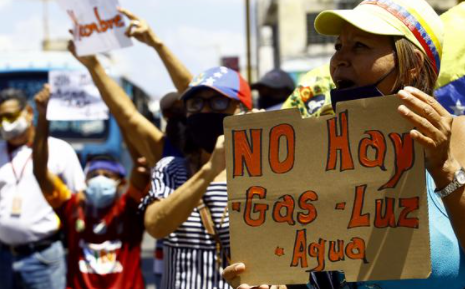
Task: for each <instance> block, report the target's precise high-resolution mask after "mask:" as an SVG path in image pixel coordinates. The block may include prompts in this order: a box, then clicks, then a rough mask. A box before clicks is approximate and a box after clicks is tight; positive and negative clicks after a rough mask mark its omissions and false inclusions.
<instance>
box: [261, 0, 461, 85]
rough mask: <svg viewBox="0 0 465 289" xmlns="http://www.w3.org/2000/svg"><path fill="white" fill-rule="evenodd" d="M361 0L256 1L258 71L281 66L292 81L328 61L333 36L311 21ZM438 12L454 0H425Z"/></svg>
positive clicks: (264, 71) (262, 71) (332, 50)
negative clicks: (324, 13)
mask: <svg viewBox="0 0 465 289" xmlns="http://www.w3.org/2000/svg"><path fill="white" fill-rule="evenodd" d="M360 2H361V0H257V2H256V14H257V15H256V19H257V21H256V23H257V27H256V33H257V63H258V66H257V68H258V74H259V76H262V75H263V74H265V73H266V72H267V71H269V70H271V69H273V68H277V67H279V68H281V69H283V70H285V71H287V72H289V73H291V74H292V75H293V77H294V78H295V80H296V81H298V80H299V77H300V76H301V75H302V74H304V73H305V72H307V71H309V70H311V69H312V68H315V67H318V66H320V65H322V64H325V63H328V62H329V59H330V57H331V55H332V54H333V52H334V40H335V38H334V37H327V36H322V35H319V34H318V33H317V32H316V31H315V28H314V27H313V23H314V21H315V18H316V16H317V15H318V13H319V12H321V11H323V10H327V9H352V8H353V7H355V6H356V5H358V4H359V3H360ZM427 2H428V3H430V4H431V6H432V7H433V8H434V9H435V10H436V11H437V12H438V14H442V13H443V12H445V11H447V10H448V9H449V8H451V7H452V6H454V5H456V4H457V2H460V1H457V0H427Z"/></svg>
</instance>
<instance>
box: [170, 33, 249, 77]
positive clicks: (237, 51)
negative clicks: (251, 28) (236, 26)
mask: <svg viewBox="0 0 465 289" xmlns="http://www.w3.org/2000/svg"><path fill="white" fill-rule="evenodd" d="M165 41H166V43H167V44H168V45H169V47H175V48H177V49H176V51H179V54H180V57H182V58H183V59H184V61H185V62H186V63H189V64H190V65H189V66H192V68H193V70H192V72H193V73H194V74H196V73H198V72H200V71H201V70H204V69H207V68H210V67H212V66H216V65H219V61H220V57H222V56H239V57H240V58H241V60H242V58H243V56H244V55H245V53H244V51H245V44H244V43H245V39H244V36H243V34H241V33H239V32H231V31H227V30H205V29H201V28H197V27H190V26H180V27H179V28H177V29H175V30H174V31H173V32H172V33H169V34H168V37H167V38H166V39H165ZM241 62H242V61H241ZM194 69H195V70H194Z"/></svg>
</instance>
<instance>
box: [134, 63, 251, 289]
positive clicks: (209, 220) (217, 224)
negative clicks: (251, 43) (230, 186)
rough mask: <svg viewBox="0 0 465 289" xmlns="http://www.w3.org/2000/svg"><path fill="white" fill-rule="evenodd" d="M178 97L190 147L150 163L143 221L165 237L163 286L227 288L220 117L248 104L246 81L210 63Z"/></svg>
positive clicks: (225, 205)
mask: <svg viewBox="0 0 465 289" xmlns="http://www.w3.org/2000/svg"><path fill="white" fill-rule="evenodd" d="M182 99H183V101H184V103H185V107H186V110H187V132H186V133H187V134H188V136H187V137H189V138H190V139H191V140H192V145H193V146H194V147H190V149H189V150H188V151H190V152H191V153H189V154H188V155H186V157H184V158H179V157H165V158H162V159H161V160H160V161H159V162H158V163H157V164H156V166H155V168H153V169H152V189H151V191H150V192H149V195H148V196H147V197H146V198H145V199H144V201H143V203H142V205H141V210H143V211H145V216H144V219H145V227H146V230H147V231H148V232H149V233H150V234H151V235H152V236H153V237H155V238H156V239H160V238H164V275H163V279H162V288H186V289H187V288H208V289H217V288H218V289H220V288H230V286H229V285H228V284H227V283H226V281H224V279H223V278H222V277H221V271H222V269H223V268H224V267H225V266H227V263H228V258H229V218H228V214H227V191H226V171H225V167H226V163H225V156H224V137H223V120H224V118H225V117H227V116H230V115H233V114H236V113H239V112H240V111H241V108H242V109H245V108H247V109H251V108H252V97H251V93H250V87H249V85H248V84H247V82H246V81H245V80H244V79H243V78H242V77H241V76H240V75H239V73H237V72H236V71H233V70H231V69H228V68H226V67H215V68H212V69H209V70H207V71H205V72H203V73H201V74H200V75H198V76H197V77H195V78H194V79H193V80H192V82H191V83H190V84H189V89H188V90H187V91H186V92H185V93H184V94H183V95H182Z"/></svg>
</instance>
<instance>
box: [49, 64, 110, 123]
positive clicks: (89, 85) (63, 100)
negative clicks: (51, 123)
mask: <svg viewBox="0 0 465 289" xmlns="http://www.w3.org/2000/svg"><path fill="white" fill-rule="evenodd" d="M49 83H50V91H51V97H50V101H49V104H48V108H47V119H48V120H102V119H108V107H107V106H106V105H105V103H104V102H103V101H102V98H101V97H100V93H99V91H98V89H97V87H96V86H95V85H94V82H93V81H92V78H91V76H90V74H89V73H87V72H83V71H50V72H49Z"/></svg>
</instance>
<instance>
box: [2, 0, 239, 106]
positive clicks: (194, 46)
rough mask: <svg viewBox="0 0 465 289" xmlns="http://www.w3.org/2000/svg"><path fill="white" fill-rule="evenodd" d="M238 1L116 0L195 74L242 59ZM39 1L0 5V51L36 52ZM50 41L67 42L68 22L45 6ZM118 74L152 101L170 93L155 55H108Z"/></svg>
mask: <svg viewBox="0 0 465 289" xmlns="http://www.w3.org/2000/svg"><path fill="white" fill-rule="evenodd" d="M244 2H245V1H244V0H132V1H131V0H120V3H121V5H122V6H123V7H125V8H127V9H129V10H131V11H132V12H133V13H135V14H137V15H138V16H140V17H142V18H145V19H146V20H147V21H148V22H149V24H150V25H151V27H152V28H153V30H154V31H155V33H157V34H158V36H159V37H160V38H161V39H162V40H164V42H165V43H166V44H167V45H168V47H170V48H171V50H172V51H173V52H174V53H175V54H176V55H177V56H178V57H179V58H180V59H181V61H182V62H183V63H184V64H185V65H186V66H187V68H188V69H189V70H190V71H191V72H192V73H193V74H197V73H199V72H201V71H202V70H205V69H207V68H210V67H212V66H215V65H218V64H219V58H220V56H222V55H223V56H232V55H239V56H240V57H241V63H244V62H245V60H244V59H243V58H244V55H245V22H244V21H245V20H244ZM42 11H43V9H42V1H39V0H0V15H1V16H2V17H1V18H0V24H1V25H0V51H1V50H18V49H21V50H39V49H40V45H41V40H42V38H43V29H42V17H43V13H42ZM49 15H50V16H49V23H50V35H51V37H52V38H57V37H61V38H63V37H68V34H67V33H68V32H67V31H68V29H69V28H70V27H71V22H70V20H69V18H68V16H67V15H66V14H65V13H64V12H63V11H62V10H61V9H60V8H59V7H58V4H57V3H56V1H53V0H50V1H49ZM112 56H113V57H114V59H115V62H116V63H115V66H116V68H117V69H118V70H119V71H123V72H124V74H125V75H126V76H127V77H129V78H130V79H132V80H133V81H134V82H136V83H138V84H139V85H140V86H141V87H143V88H144V89H145V90H146V91H147V92H148V93H149V94H151V95H152V96H154V97H160V96H162V95H163V94H164V93H166V92H168V91H170V90H172V89H173V85H172V83H171V81H170V79H169V77H168V74H167V72H166V70H165V69H164V67H163V65H162V63H161V61H160V60H159V58H158V57H157V55H156V54H155V52H154V51H153V50H151V49H149V48H148V47H146V46H144V45H142V44H139V43H135V45H134V46H133V47H131V48H127V49H123V50H119V51H115V52H112Z"/></svg>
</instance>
